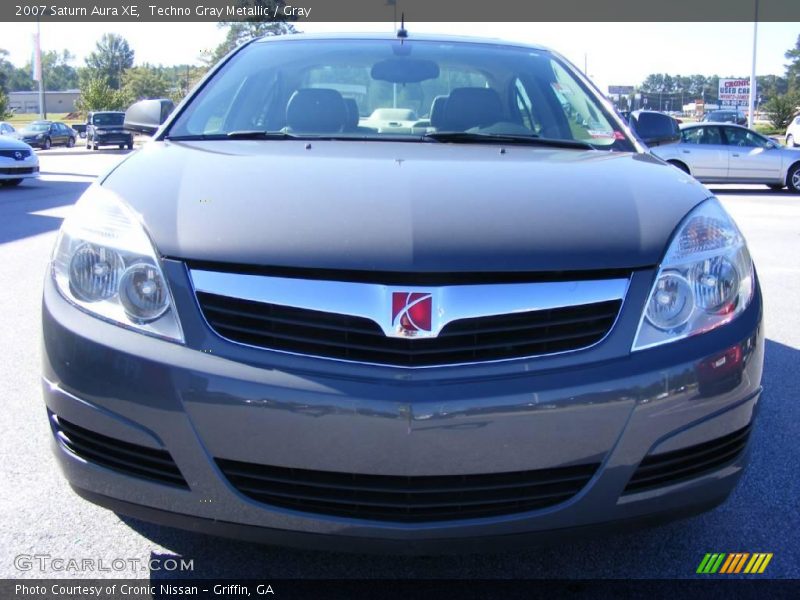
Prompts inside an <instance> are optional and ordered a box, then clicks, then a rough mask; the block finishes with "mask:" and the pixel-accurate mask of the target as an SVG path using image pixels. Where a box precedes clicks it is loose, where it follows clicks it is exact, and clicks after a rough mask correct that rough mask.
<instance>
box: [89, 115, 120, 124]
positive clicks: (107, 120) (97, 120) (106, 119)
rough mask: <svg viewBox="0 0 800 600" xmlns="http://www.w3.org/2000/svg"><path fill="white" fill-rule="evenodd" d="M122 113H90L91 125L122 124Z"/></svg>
mask: <svg viewBox="0 0 800 600" xmlns="http://www.w3.org/2000/svg"><path fill="white" fill-rule="evenodd" d="M124 120H125V114H124V113H98V114H96V115H92V125H100V126H102V125H122V122H123V121H124Z"/></svg>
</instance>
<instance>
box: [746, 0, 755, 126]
mask: <svg viewBox="0 0 800 600" xmlns="http://www.w3.org/2000/svg"><path fill="white" fill-rule="evenodd" d="M755 5H756V6H755V12H756V14H755V18H754V20H753V65H752V68H751V69H750V98H749V100H748V111H747V113H748V114H747V126H748V127H750V129H752V128H753V126H754V125H755V122H756V115H755V112H756V111H755V104H756V42H757V40H758V0H755Z"/></svg>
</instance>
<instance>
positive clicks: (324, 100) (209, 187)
mask: <svg viewBox="0 0 800 600" xmlns="http://www.w3.org/2000/svg"><path fill="white" fill-rule="evenodd" d="M354 89H359V90H361V91H360V92H359V95H358V96H356V95H352V96H349V95H348V94H349V93H351V92H348V90H354ZM567 106H569V110H568V109H567V108H566V107H567ZM382 108H402V109H407V110H409V111H413V112H414V114H415V116H416V117H417V118H418V119H419V120H420V121H427V122H428V123H427V124H426V125H425V126H424V127H419V128H417V127H415V126H413V125H411V126H404V127H403V126H398V127H386V131H385V132H381V131H379V130H378V128H376V127H370V126H369V125H368V123H369V122H374V120H373V119H371V118H370V117H371V115H374V114H375V113H374V111H375V110H376V109H382ZM165 112H168V111H166V110H165V106H164V104H163V103H162V102H160V101H144V102H141V103H138V104H136V105H133V106H132V107H131V108H129V110H128V111H127V116H126V121H127V120H129V121H130V123H132V124H133V123H135V124H136V126H137V127H138V128H139V129H140V130H146V131H147V132H149V133H150V134H153V139H152V141H151V142H150V143H148V144H146V145H145V146H144V147H143V148H142V150H141V151H140V152H136V153H134V154H132V155H131V156H129V157H128V159H127V160H125V161H123V162H122V163H121V164H119V165H118V166H117V167H116V168H115V169H114V170H112V171H111V172H110V173H108V174H107V175H106V176H105V177H104V178H102V179H100V180H98V182H97V183H95V184H93V185H92V186H90V187H89V188H88V189H87V190H86V192H85V193H84V195H83V196H82V197H81V198H80V200H79V201H78V203H77V204H76V205H75V207H74V208H73V209H72V211H71V212H70V213H69V215H68V216H67V218H66V219H65V221H64V223H63V226H62V228H61V232H60V234H59V236H58V241H57V243H56V247H55V249H54V254H53V258H52V264H51V266H50V269H49V270H48V277H47V281H46V282H45V285H44V301H43V312H42V328H43V352H42V353H43V358H44V369H43V378H44V379H43V382H44V385H43V390H44V397H45V401H46V404H47V411H48V412H47V418H48V421H49V425H50V427H51V428H52V432H53V436H54V438H53V439H54V443H53V448H54V450H55V452H56V455H57V458H58V461H59V463H60V465H61V467H62V471H63V473H64V474H65V475H66V477H67V479H68V480H69V481H70V483H71V485H72V487H73V488H74V489H75V490H76V491H77V493H78V494H80V495H81V496H83V497H84V498H87V499H89V500H91V501H92V502H95V503H97V504H99V505H101V506H105V507H108V508H111V509H113V510H114V511H116V512H119V513H122V514H132V515H135V516H136V518H137V519H144V520H152V521H156V522H158V523H161V524H164V525H174V526H177V527H189V528H191V529H192V530H194V531H206V532H209V533H213V534H218V535H229V536H234V537H244V538H247V539H250V540H263V541H272V542H276V543H281V544H300V545H307V546H319V547H329V548H336V549H342V548H349V549H364V548H383V549H386V550H389V551H403V552H427V551H431V550H433V551H436V550H441V549H445V550H451V549H452V548H453V547H457V548H458V549H459V550H462V551H475V550H486V549H487V548H489V547H492V546H501V547H502V546H506V545H508V544H510V543H511V542H512V540H513V542H518V541H519V540H522V539H537V540H538V539H541V538H546V537H550V538H555V539H559V540H561V539H563V538H564V536H565V535H566V532H567V530H579V531H585V530H587V529H593V530H602V529H605V530H609V531H613V532H615V533H616V532H619V531H620V529H622V528H624V527H629V526H632V525H639V524H642V523H645V522H649V521H651V520H653V519H658V520H663V519H667V518H676V517H678V516H681V515H686V514H690V513H695V512H699V511H704V510H708V509H709V508H711V507H713V506H715V505H717V504H719V503H720V502H722V501H724V500H725V498H726V497H727V496H728V494H729V493H730V492H731V490H732V489H733V488H734V486H735V485H736V482H737V480H738V479H739V477H740V475H741V473H742V470H743V469H744V467H745V464H746V462H747V453H746V452H745V448H746V446H747V440H748V436H749V434H750V431H751V427H752V424H753V419H754V416H755V414H756V404H757V402H758V399H759V394H760V391H761V373H762V361H763V356H764V330H763V327H762V301H761V293H760V289H759V284H758V280H757V277H756V273H755V271H754V268H753V263H752V261H751V259H750V255H749V253H748V250H747V245H746V243H745V240H744V238H743V236H742V234H741V232H740V231H739V229H738V228H737V226H736V224H735V223H734V221H733V219H732V218H731V217H730V216H729V215H728V214H727V213H726V211H725V209H724V208H723V206H722V204H721V203H720V202H719V201H718V200H717V199H716V198H714V197H713V196H712V195H711V193H710V192H709V191H708V190H707V189H706V188H705V187H704V186H703V185H702V184H700V183H699V182H697V181H694V180H693V179H691V178H687V177H686V176H685V175H684V174H683V173H680V172H679V171H678V170H676V169H674V168H672V167H671V166H669V165H667V164H666V163H664V162H663V161H661V160H659V159H657V158H656V157H654V156H652V155H651V154H650V153H649V151H648V148H647V147H646V146H645V145H644V144H642V143H640V142H639V140H638V139H637V138H636V137H634V136H633V135H632V132H631V130H630V129H629V127H628V125H627V124H625V123H624V122H623V121H622V120H621V119H620V118H619V117H618V116H617V114H616V113H615V111H614V109H613V107H612V105H611V104H610V103H608V102H607V101H606V100H605V99H604V98H603V96H602V93H601V92H600V91H599V90H598V89H597V88H596V87H595V86H594V85H593V84H591V83H590V82H589V81H588V80H587V79H586V78H585V77H584V76H583V75H582V74H581V72H580V71H579V70H578V69H577V68H575V67H574V66H573V65H572V64H570V63H569V62H568V61H566V60H565V59H564V58H562V57H561V56H560V55H558V54H556V53H554V52H551V51H549V50H547V49H545V48H541V47H538V46H529V45H523V44H516V43H513V44H512V43H502V42H499V41H497V40H486V41H483V40H475V39H469V38H458V37H439V36H427V37H426V36H416V35H413V34H412V35H410V36H409V37H407V38H405V39H397V38H395V37H393V36H390V35H387V34H374V35H360V36H359V35H349V36H332V35H327V36H303V35H293V36H276V37H270V38H263V39H259V40H256V41H252V42H249V43H247V44H245V45H243V46H241V47H239V48H238V49H237V50H236V51H234V52H233V53H232V54H231V55H229V56H228V57H227V58H226V59H225V60H224V61H223V62H222V63H221V64H220V65H218V66H217V67H216V68H215V69H212V70H211V71H210V72H209V74H208V75H207V76H206V79H205V80H204V81H203V82H202V83H201V84H200V85H199V86H198V87H197V88H196V89H195V91H194V92H192V93H191V95H190V96H189V97H188V98H187V99H186V100H185V101H184V102H183V103H182V104H181V106H180V107H179V108H178V109H176V110H175V111H173V112H172V114H170V115H169V116H168V117H166V121H164V122H163V124H162V120H164V118H165V117H164V114H165ZM573 115H578V116H579V117H580V118H579V119H575V118H574V116H573ZM632 120H633V119H632ZM578 121H580V123H579V122H578ZM635 126H636V127H637V133H638V136H639V137H640V138H641V139H642V140H643V141H644V142H645V143H649V141H650V140H652V139H653V138H652V134H653V133H654V132H656V133H658V135H659V137H661V138H664V141H667V139H668V138H670V139H671V140H675V139H677V138H678V137H679V132H678V130H677V127H676V126H675V122H674V120H672V119H671V118H670V117H667V116H666V115H662V114H658V113H654V114H650V115H647V116H642V115H639V116H638V117H637V118H636V124H635ZM701 385H702V389H701Z"/></svg>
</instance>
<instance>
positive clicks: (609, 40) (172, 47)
mask: <svg viewBox="0 0 800 600" xmlns="http://www.w3.org/2000/svg"><path fill="white" fill-rule="evenodd" d="M35 27H36V25H35V24H34V23H0V48H4V49H6V50H8V51H9V52H10V56H9V59H10V60H11V62H13V63H14V64H16V65H18V66H22V65H24V64H25V63H26V62H27V61H28V60H30V56H31V44H32V42H31V38H32V34H33V32H34V30H35ZM41 27H42V49H43V50H62V49H64V48H67V49H69V50H70V52H72V53H73V54H75V56H76V60H75V62H74V63H73V64H74V66H81V65H83V63H84V59H85V58H86V56H87V55H88V54H89V53H90V52H91V51H92V49H93V48H94V44H95V42H96V41H97V40H98V39H99V38H100V36H101V35H102V34H103V33H106V32H114V33H119V34H121V35H122V36H124V37H125V38H126V39H127V40H128V42H129V43H130V45H131V47H132V48H133V49H134V51H135V53H136V63H137V64H141V63H150V64H156V65H158V64H163V65H172V64H183V63H190V64H192V63H198V62H199V60H200V56H201V54H202V52H203V51H204V50H208V49H213V48H214V47H215V46H216V45H217V44H219V42H220V41H222V39H223V37H224V30H222V29H220V28H218V27H217V25H216V24H215V23H47V22H45V23H42V26H41ZM298 28H299V29H300V30H301V31H305V32H309V33H312V32H313V33H316V32H328V31H333V32H356V31H386V32H389V31H392V30H393V25H392V24H391V23H306V22H303V23H299V24H298ZM406 28H407V29H408V30H409V32H410V34H411V35H412V36H413V34H414V32H415V31H417V32H420V33H457V34H459V35H476V36H482V37H497V38H501V39H506V40H510V41H518V42H527V43H534V44H541V45H543V46H547V47H549V48H552V49H554V50H557V51H558V52H560V53H561V54H562V55H564V56H566V57H567V59H569V60H570V61H572V62H573V63H574V64H575V65H577V66H578V67H579V68H581V69H583V67H584V63H585V64H586V65H587V68H588V70H587V73H588V75H589V76H590V77H591V78H592V79H593V80H594V81H595V82H596V83H597V84H598V85H599V86H600V87H601V88H602V89H605V88H606V87H607V86H608V85H636V84H639V83H641V82H642V81H643V80H644V78H645V77H646V76H647V75H648V74H650V73H664V72H666V73H670V74H671V75H675V74H681V75H689V74H694V73H701V74H703V75H713V74H717V75H720V76H723V77H724V76H728V75H732V76H736V77H749V75H750V64H751V59H752V52H753V24H752V23H485V22H483V23H414V22H408V23H406ZM799 35H800V23H760V24H759V26H758V45H757V61H756V72H757V74H758V75H769V74H775V75H783V73H784V65H785V63H786V59H785V57H784V53H785V52H786V50H788V49H789V48H792V47H794V45H795V42H796V41H797V38H798V36H799Z"/></svg>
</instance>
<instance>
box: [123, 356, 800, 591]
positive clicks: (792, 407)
mask: <svg viewBox="0 0 800 600" xmlns="http://www.w3.org/2000/svg"><path fill="white" fill-rule="evenodd" d="M798 364H800V350H799V349H798V348H794V347H791V346H787V345H784V344H781V343H779V342H776V341H773V340H767V341H766V347H765V368H764V376H763V385H764V392H763V394H762V396H761V400H760V402H759V405H758V421H757V425H756V427H755V428H754V430H753V434H752V438H751V441H750V465H749V466H748V468H747V469H746V470H745V472H744V475H743V477H742V479H741V481H740V482H739V485H738V486H737V488H736V489H735V490H734V492H733V493H732V495H731V496H730V498H729V499H728V500H727V501H726V502H725V503H723V504H722V505H720V506H719V507H717V508H715V509H714V510H712V511H710V512H707V513H704V514H701V515H699V516H696V517H692V518H689V519H684V520H680V521H675V522H672V523H668V524H666V525H661V526H659V527H654V528H650V529H643V530H639V531H635V532H628V533H623V532H620V533H616V534H613V535H609V536H605V537H598V538H584V539H578V540H575V541H559V542H557V543H555V544H553V545H548V546H542V547H536V548H530V549H527V548H526V549H523V550H513V551H506V552H502V553H494V554H467V555H444V556H384V555H364V554H360V555H359V554H347V553H342V552H322V551H312V550H308V551H306V550H297V549H292V548H284V547H276V546H267V545H258V544H253V543H248V542H238V541H233V540H227V539H223V538H213V537H210V536H206V535H203V534H198V533H193V532H188V531H183V530H178V529H173V528H169V527H163V526H159V525H153V524H150V523H145V522H143V521H139V520H137V519H133V518H129V517H125V516H120V518H121V519H122V521H123V522H124V523H126V524H127V525H128V526H129V527H131V528H132V529H133V530H135V531H136V532H137V533H139V534H140V535H142V536H144V537H145V538H147V539H149V540H151V541H152V542H154V543H156V544H158V545H159V546H160V547H161V548H163V549H166V551H167V553H169V552H171V553H173V556H175V555H177V556H180V557H183V558H185V559H192V560H193V563H192V564H193V570H192V572H191V573H175V572H166V571H163V570H162V571H151V573H150V577H151V579H153V580H159V579H166V578H173V577H180V576H182V577H192V578H241V579H246V578H253V577H259V578H267V577H281V578H288V579H290V578H320V579H325V578H331V579H343V578H345V579H346V578H397V577H402V578H442V579H446V578H465V577H469V578H485V579H493V578H521V579H522V578H539V577H545V578H557V577H564V578H571V577H581V578H605V577H612V578H627V577H658V578H674V577H679V578H683V577H696V576H697V575H696V574H695V570H696V568H697V564H698V563H699V561H700V560H701V559H702V557H703V555H704V553H705V552H708V551H709V550H708V549H709V548H713V549H719V550H721V551H722V550H727V549H733V550H747V549H748V548H750V547H751V546H752V545H753V544H755V546H753V548H754V549H757V548H761V547H762V546H763V547H765V548H766V547H767V546H768V551H769V552H774V553H775V556H776V557H778V556H780V553H781V552H784V554H786V553H788V555H791V553H792V552H793V550H792V548H793V546H794V542H793V541H792V540H794V533H793V532H796V531H797V530H798V528H800V513H798V511H797V510H796V509H797V504H796V503H797V498H798V497H800V479H799V478H798V477H797V473H796V466H795V465H796V462H795V461H794V459H793V456H794V455H795V453H796V440H797V439H798V438H799V437H800V402H798V390H800V371H799V370H798V369H797V365H798ZM764 544H766V546H764ZM745 546H746V547H745ZM756 547H757V548H756ZM759 551H762V550H759ZM166 555H168V554H159V555H158V556H166ZM154 556H155V555H154ZM770 569H771V573H770V576H771V577H781V576H783V577H797V571H796V565H794V564H793V563H792V562H791V560H789V561H784V562H780V561H778V560H776V561H774V562H773V563H772V565H771V566H770Z"/></svg>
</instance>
